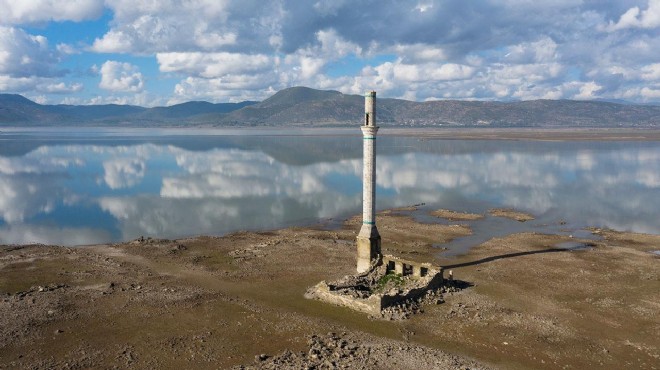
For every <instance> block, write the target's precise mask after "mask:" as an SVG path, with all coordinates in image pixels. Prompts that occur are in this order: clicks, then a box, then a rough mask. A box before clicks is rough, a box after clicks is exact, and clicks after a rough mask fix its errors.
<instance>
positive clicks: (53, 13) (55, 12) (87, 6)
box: [0, 0, 103, 24]
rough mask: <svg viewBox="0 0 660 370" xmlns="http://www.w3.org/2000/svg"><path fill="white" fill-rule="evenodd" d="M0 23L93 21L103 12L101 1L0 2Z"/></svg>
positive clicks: (9, 0)
mask: <svg viewBox="0 0 660 370" xmlns="http://www.w3.org/2000/svg"><path fill="white" fill-rule="evenodd" d="M0 9H2V11H0V23H4V24H22V23H35V22H43V21H57V22H61V21H75V22H80V21H83V20H90V19H95V18H97V17H99V16H101V13H102V12H103V0H0Z"/></svg>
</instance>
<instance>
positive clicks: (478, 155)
mask: <svg viewBox="0 0 660 370" xmlns="http://www.w3.org/2000/svg"><path fill="white" fill-rule="evenodd" d="M445 144H447V143H445V142H440V143H439V144H438V145H445ZM361 165H362V161H361V158H353V159H344V160H339V161H336V162H316V163H311V164H308V165H300V166H295V165H288V164H285V163H283V162H280V161H278V160H276V159H275V158H274V157H273V156H270V155H268V154H265V153H263V152H261V151H253V150H242V149H236V148H216V149H212V150H208V151H204V152H199V151H197V152H196V151H188V150H184V149H181V148H179V147H175V146H171V145H161V146H159V145H154V144H140V145H134V146H116V147H112V146H95V145H88V146H80V145H71V146H56V147H42V148H39V149H38V150H35V151H33V152H30V153H28V154H27V155H25V156H23V157H0V217H1V218H2V220H3V221H4V223H5V225H2V226H1V227H0V233H1V234H2V235H1V236H0V242H3V243H9V242H16V243H21V242H50V243H54V242H58V241H59V242H60V243H62V244H79V243H90V242H100V241H107V239H106V240H101V239H103V238H110V236H109V233H108V232H106V233H105V234H104V233H100V234H99V233H98V231H93V230H91V231H90V229H86V228H76V229H75V231H74V229H73V228H71V227H69V225H68V224H67V222H68V221H70V220H60V221H61V225H59V226H58V227H50V226H49V227H46V226H43V225H38V224H31V223H30V222H31V221H30V220H31V219H32V218H33V217H35V216H37V215H39V214H47V213H50V212H53V210H54V209H55V208H57V207H59V206H61V205H63V204H65V205H67V206H69V207H75V205H76V204H82V203H85V204H87V205H89V204H94V205H96V207H98V208H100V210H101V211H102V212H106V213H107V214H109V215H112V217H113V219H114V220H115V221H116V227H117V228H118V229H119V230H120V233H121V235H122V238H123V239H129V238H134V237H137V236H139V235H154V236H163V237H177V236H183V235H192V234H200V233H212V234H218V233H224V232H227V231H232V230H237V229H256V228H276V227H281V226H286V225H291V224H295V223H297V222H302V221H306V222H311V221H313V220H315V219H319V218H329V217H336V216H338V215H347V214H353V213H359V210H360V200H361V188H360V181H361V171H362V166H361ZM376 165H377V185H378V188H379V189H381V193H380V194H379V195H378V205H379V207H380V208H387V207H396V206H402V205H409V204H413V203H420V202H425V203H428V204H432V205H438V206H442V205H443V204H456V202H457V201H458V200H460V201H462V200H470V201H471V202H481V203H482V204H484V205H487V206H488V207H490V206H504V207H515V208H519V209H522V210H526V211H529V212H532V213H534V214H536V215H542V214H544V213H547V214H552V215H556V216H557V217H561V218H565V219H568V220H574V221H577V222H580V223H582V224H584V225H585V226H604V227H612V228H615V229H620V230H633V231H640V232H655V233H658V232H660V221H659V220H658V219H659V218H658V214H657V210H658V209H660V194H658V188H660V151H659V150H658V149H655V148H652V147H643V148H636V147H634V146H629V147H625V148H621V147H617V148H615V149H612V150H602V149H601V150H584V149H580V150H552V149H550V150H548V151H546V152H538V151H535V152H524V151H516V150H510V149H503V150H502V151H500V152H497V151H491V152H484V151H481V150H480V148H479V147H475V148H474V150H472V151H467V152H466V151H462V152H461V153H459V154H435V153H420V152H412V153H404V154H398V155H387V153H382V152H379V156H378V159H377V162H376ZM74 170H75V171H76V172H75V173H74V172H73V171H74ZM84 177H87V178H89V177H97V178H100V179H102V180H101V181H102V183H101V184H98V183H96V182H93V183H89V182H87V183H85V182H84ZM147 179H149V181H152V182H156V186H155V187H154V188H149V189H146V188H144V187H142V188H141V187H139V186H138V185H139V184H140V183H142V182H144V181H146V180H147ZM337 181H341V182H342V184H340V185H342V186H337V184H336V182H337ZM343 183H350V186H349V185H346V186H343ZM101 185H106V186H107V187H105V186H101ZM92 186H96V188H91V187H92ZM118 190H121V193H119V192H118ZM94 233H96V234H94ZM67 234H71V239H70V242H67V241H65V239H66V235H67ZM20 235H23V236H24V237H23V238H24V239H22V240H21V236H20ZM94 235H100V236H97V237H95V236H94ZM46 238H50V239H46Z"/></svg>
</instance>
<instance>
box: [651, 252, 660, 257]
mask: <svg viewBox="0 0 660 370" xmlns="http://www.w3.org/2000/svg"><path fill="white" fill-rule="evenodd" d="M649 253H651V254H655V255H656V256H660V251H650V252H649Z"/></svg>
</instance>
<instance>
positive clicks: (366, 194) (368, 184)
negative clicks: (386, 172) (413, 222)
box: [357, 91, 381, 272]
mask: <svg viewBox="0 0 660 370" xmlns="http://www.w3.org/2000/svg"><path fill="white" fill-rule="evenodd" d="M364 108H365V109H364V110H365V120H364V125H363V126H362V127H361V129H362V139H363V140H362V141H363V144H362V145H363V149H364V150H363V155H364V157H363V168H362V228H361V229H360V233H359V234H358V236H357V271H358V272H365V271H368V270H369V268H370V267H371V266H372V264H373V263H374V262H375V263H378V262H380V258H381V251H380V234H379V233H378V228H377V227H376V133H377V132H378V126H376V92H375V91H371V92H369V93H367V95H366V96H365V103H364Z"/></svg>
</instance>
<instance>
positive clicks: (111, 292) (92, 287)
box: [0, 209, 660, 369]
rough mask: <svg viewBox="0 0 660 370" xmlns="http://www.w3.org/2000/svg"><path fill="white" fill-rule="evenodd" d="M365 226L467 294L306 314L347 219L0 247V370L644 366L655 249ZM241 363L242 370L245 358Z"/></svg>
mask: <svg viewBox="0 0 660 370" xmlns="http://www.w3.org/2000/svg"><path fill="white" fill-rule="evenodd" d="M407 211H408V210H405V209H403V210H398V211H395V212H392V211H388V212H383V213H381V214H380V215H379V217H380V218H379V228H380V231H381V235H382V237H383V249H384V252H385V253H389V254H395V255H400V256H402V257H404V258H406V259H419V260H420V261H421V260H431V261H433V262H434V263H435V264H438V265H445V266H453V267H451V269H452V270H453V273H454V277H455V278H457V279H461V280H464V281H468V282H471V283H472V284H474V286H472V287H470V288H468V289H464V290H462V291H460V292H458V293H455V294H453V295H449V296H446V297H445V299H446V302H445V303H443V304H440V305H434V306H425V307H424V313H422V314H420V315H416V316H414V317H412V318H411V319H409V320H405V321H397V322H390V321H378V320H370V319H368V318H367V316H366V315H364V314H361V313H358V312H352V311H350V310H348V309H345V308H341V307H334V306H329V305H327V304H324V303H321V302H318V301H311V300H306V299H304V298H303V293H304V292H305V290H306V289H307V288H308V287H310V286H311V285H314V284H316V283H317V282H319V281H320V280H330V279H336V278H339V277H341V276H343V275H346V274H350V273H353V270H354V264H355V260H354V258H355V257H354V252H355V251H354V238H355V233H356V231H357V230H358V229H359V227H358V226H359V220H358V219H357V218H352V219H350V220H347V222H346V223H345V225H344V227H343V228H342V229H340V230H333V231H327V230H319V229H314V228H290V229H284V230H278V231H272V232H262V233H257V232H239V233H234V234H230V235H227V236H225V237H198V238H190V239H182V240H177V241H168V240H153V239H147V240H144V241H135V242H131V243H125V244H117V245H104V246H93V247H78V248H65V247H50V246H5V247H1V248H0V368H113V367H114V368H126V367H132V368H232V367H236V368H240V367H245V368H332V367H337V368H341V367H349V368H380V369H382V368H416V369H418V368H438V369H443V368H446V369H453V368H487V367H490V368H513V369H515V368H540V369H556V368H571V369H582V368H645V369H653V368H660V343H658V340H657V338H660V277H659V276H658V271H659V270H660V269H659V268H658V264H659V263H660V258H658V256H656V255H654V254H652V253H649V252H650V251H652V250H658V249H660V247H659V246H660V237H659V236H651V235H641V234H630V233H616V232H611V231H599V232H600V233H601V234H602V235H603V236H604V238H603V240H602V241H597V242H594V247H593V248H590V249H585V250H576V251H561V250H556V248H554V246H555V245H557V244H558V243H561V242H565V241H573V240H572V239H569V238H568V237H562V236H549V235H541V234H531V233H529V234H514V235H509V236H507V237H504V238H498V239H493V240H490V241H489V242H487V243H485V244H483V245H481V246H479V247H477V248H475V249H473V250H472V251H471V252H470V253H469V254H468V255H466V256H462V257H459V258H456V259H452V260H441V259H438V258H437V256H436V255H437V250H434V249H432V247H431V246H432V245H433V244H439V243H442V242H446V241H448V240H449V239H451V238H455V237H458V236H461V235H466V234H468V233H470V230H469V228H468V227H467V226H465V225H463V224H461V223H460V222H459V223H457V224H451V223H450V224H449V225H437V224H420V223H417V222H414V221H413V220H412V219H411V218H409V217H408V216H407ZM255 356H256V358H255Z"/></svg>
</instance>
